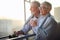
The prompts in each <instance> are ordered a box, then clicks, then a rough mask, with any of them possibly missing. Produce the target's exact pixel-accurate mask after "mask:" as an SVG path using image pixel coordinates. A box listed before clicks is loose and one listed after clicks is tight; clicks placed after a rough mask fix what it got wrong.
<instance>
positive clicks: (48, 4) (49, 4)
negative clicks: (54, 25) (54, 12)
mask: <svg viewBox="0 0 60 40" xmlns="http://www.w3.org/2000/svg"><path fill="white" fill-rule="evenodd" d="M43 4H46V5H47V7H50V8H52V5H51V3H49V2H47V1H45V2H43Z"/></svg>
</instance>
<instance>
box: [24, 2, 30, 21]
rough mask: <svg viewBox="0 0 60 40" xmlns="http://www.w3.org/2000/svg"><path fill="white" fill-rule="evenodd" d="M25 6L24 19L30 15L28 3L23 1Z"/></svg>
mask: <svg viewBox="0 0 60 40" xmlns="http://www.w3.org/2000/svg"><path fill="white" fill-rule="evenodd" d="M25 7H26V20H27V19H28V18H29V17H30V15H31V12H30V3H28V2H25Z"/></svg>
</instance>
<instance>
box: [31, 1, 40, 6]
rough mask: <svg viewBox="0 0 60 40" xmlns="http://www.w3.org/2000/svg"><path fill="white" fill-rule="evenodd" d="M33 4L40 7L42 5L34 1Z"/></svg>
mask: <svg viewBox="0 0 60 40" xmlns="http://www.w3.org/2000/svg"><path fill="white" fill-rule="evenodd" d="M31 3H34V4H36V5H37V6H38V7H40V3H39V2H38V1H33V2H31Z"/></svg>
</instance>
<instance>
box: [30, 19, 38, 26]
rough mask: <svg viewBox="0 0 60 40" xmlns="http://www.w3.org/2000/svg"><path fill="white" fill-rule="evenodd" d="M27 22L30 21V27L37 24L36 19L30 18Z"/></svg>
mask: <svg viewBox="0 0 60 40" xmlns="http://www.w3.org/2000/svg"><path fill="white" fill-rule="evenodd" d="M29 23H30V25H31V26H32V27H35V26H37V20H33V19H31V20H30V22H29Z"/></svg>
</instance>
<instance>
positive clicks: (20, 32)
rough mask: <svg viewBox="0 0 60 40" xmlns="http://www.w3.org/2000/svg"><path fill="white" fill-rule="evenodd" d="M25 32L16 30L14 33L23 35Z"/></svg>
mask: <svg viewBox="0 0 60 40" xmlns="http://www.w3.org/2000/svg"><path fill="white" fill-rule="evenodd" d="M23 34H24V33H23V32H22V31H17V32H16V31H15V32H14V34H13V35H15V36H19V35H23Z"/></svg>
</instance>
